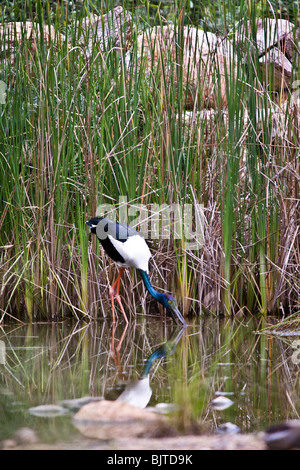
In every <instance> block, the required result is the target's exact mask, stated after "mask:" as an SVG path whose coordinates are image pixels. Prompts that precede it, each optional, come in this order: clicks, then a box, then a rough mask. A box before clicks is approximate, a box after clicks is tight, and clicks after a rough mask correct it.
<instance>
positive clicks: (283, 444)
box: [264, 419, 300, 450]
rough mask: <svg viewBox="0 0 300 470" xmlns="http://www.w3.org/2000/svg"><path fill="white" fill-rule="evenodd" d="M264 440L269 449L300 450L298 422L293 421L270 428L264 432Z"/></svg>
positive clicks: (299, 427)
mask: <svg viewBox="0 0 300 470" xmlns="http://www.w3.org/2000/svg"><path fill="white" fill-rule="evenodd" d="M264 439H265V442H266V444H267V446H268V448H269V449H273V450H287V449H296V448H297V449H300V420H299V419H294V420H290V421H285V422H284V423H280V424H277V425H274V426H271V427H270V428H268V429H267V430H266V432H265V437H264Z"/></svg>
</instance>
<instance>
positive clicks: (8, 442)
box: [0, 439, 17, 450]
mask: <svg viewBox="0 0 300 470" xmlns="http://www.w3.org/2000/svg"><path fill="white" fill-rule="evenodd" d="M16 445H17V443H16V441H15V440H14V439H4V440H3V441H1V442H0V448H1V449H2V450H10V449H13V448H14V447H16Z"/></svg>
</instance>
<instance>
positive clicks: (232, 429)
mask: <svg viewBox="0 0 300 470" xmlns="http://www.w3.org/2000/svg"><path fill="white" fill-rule="evenodd" d="M217 432H218V433H219V434H237V433H238V432H240V428H239V427H238V426H237V425H236V424H234V423H229V422H228V423H222V424H220V426H218V428H217Z"/></svg>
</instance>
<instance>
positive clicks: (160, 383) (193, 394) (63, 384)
mask: <svg viewBox="0 0 300 470" xmlns="http://www.w3.org/2000/svg"><path fill="white" fill-rule="evenodd" d="M269 323H270V319H268V324H269ZM299 343H300V342H299V336H298V339H297V336H295V335H292V334H291V335H289V334H288V333H287V332H286V333H285V334H284V335H278V334H272V333H271V332H270V330H267V329H266V320H264V319H256V318H254V317H249V318H246V319H245V318H243V319H220V318H218V317H215V316H211V317H199V318H198V319H197V320H196V321H195V322H194V323H192V324H191V325H189V326H188V327H187V328H186V329H183V330H180V329H176V328H174V326H173V324H172V322H171V321H166V322H165V321H161V320H157V319H151V317H148V318H146V317H145V316H140V317H138V318H137V320H136V321H135V322H132V323H130V324H129V325H128V326H127V327H126V326H125V324H124V323H119V324H117V325H116V326H115V328H113V326H112V324H111V323H110V322H107V321H105V322H100V321H99V322H95V323H89V324H85V323H83V322H82V323H73V322H71V321H70V322H67V321H65V322H62V323H36V324H31V325H27V324H20V323H10V324H6V325H5V326H3V327H1V329H0V440H3V439H7V438H9V437H11V436H12V435H13V434H14V432H15V431H16V430H17V429H19V428H21V427H24V426H26V427H29V428H31V429H33V430H35V432H36V434H37V435H38V436H39V438H40V440H41V441H43V442H56V441H63V440H64V439H68V440H70V439H72V436H74V437H75V436H78V431H77V430H76V429H75V427H74V426H73V424H72V412H73V411H74V409H73V410H72V412H70V407H69V406H67V405H66V402H64V401H65V400H73V399H78V398H81V397H90V396H92V397H104V398H106V399H109V400H115V399H117V397H118V396H120V394H121V393H122V392H123V391H124V389H125V387H126V385H127V388H128V384H129V383H131V384H132V383H133V384H134V383H138V380H139V379H141V378H142V377H143V374H147V373H149V379H150V380H149V385H150V388H151V391H149V387H148V389H147V392H146V394H148V396H147V397H146V398H145V401H146V402H147V406H151V407H153V406H157V405H159V404H162V403H164V404H169V405H173V408H175V418H176V420H177V426H178V428H179V429H180V430H181V431H182V432H190V431H191V429H195V426H196V427H200V428H201V426H202V425H205V429H206V431H209V432H215V431H216V429H217V428H218V427H220V426H221V425H222V424H224V423H227V422H230V423H232V424H234V425H236V426H238V428H239V429H240V430H241V432H244V433H248V432H252V431H259V430H264V429H266V427H268V426H269V425H271V424H275V423H278V422H280V421H282V420H285V419H293V418H297V417H298V416H299V415H298V412H299V363H300V361H299V359H300V354H299V355H298V349H297V348H299V349H300V347H299ZM149 358H150V362H149ZM220 397H221V400H223V401H224V402H223V405H222V403H221V406H218V407H217V406H214V405H213V404H214V403H216V402H214V400H215V399H216V398H218V400H220ZM224 398H225V400H224ZM64 403H65V404H64ZM75 403H76V402H75ZM49 404H52V405H53V404H54V405H59V407H58V410H61V409H63V411H62V412H57V413H56V416H54V415H51V416H49V415H48V416H47V412H45V414H43V413H41V415H40V416H37V415H36V414H34V413H32V412H31V411H30V408H32V407H36V406H39V405H49ZM62 405H63V407H62ZM229 405H230V406H229ZM75 407H76V405H75ZM219 407H221V408H223V409H218V408H219ZM169 408H170V409H172V408H171V407H169ZM45 410H47V408H45ZM45 415H46V416H45Z"/></svg>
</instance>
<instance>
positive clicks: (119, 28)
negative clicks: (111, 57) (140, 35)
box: [80, 6, 134, 57]
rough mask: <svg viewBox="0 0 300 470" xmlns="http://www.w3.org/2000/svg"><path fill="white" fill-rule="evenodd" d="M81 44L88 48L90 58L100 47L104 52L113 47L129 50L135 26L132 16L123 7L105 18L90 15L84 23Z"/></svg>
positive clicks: (115, 9) (117, 8)
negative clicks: (95, 49) (96, 47)
mask: <svg viewBox="0 0 300 470" xmlns="http://www.w3.org/2000/svg"><path fill="white" fill-rule="evenodd" d="M82 31H83V32H82V36H81V40H80V41H81V43H82V44H83V45H84V47H87V49H86V53H87V56H88V57H90V56H91V55H92V54H93V48H94V47H95V46H96V45H98V46H99V47H100V49H101V50H102V51H105V50H107V49H108V48H111V47H113V46H114V47H125V49H127V47H128V44H129V42H130V38H131V34H132V32H133V31H134V24H133V23H132V20H131V16H130V15H129V13H127V12H125V13H124V10H123V8H122V7H121V6H119V7H116V8H114V9H113V10H112V11H110V12H109V13H107V14H106V15H103V16H97V15H93V14H90V15H89V16H87V17H86V18H84V20H83V22H82Z"/></svg>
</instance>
